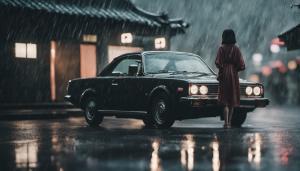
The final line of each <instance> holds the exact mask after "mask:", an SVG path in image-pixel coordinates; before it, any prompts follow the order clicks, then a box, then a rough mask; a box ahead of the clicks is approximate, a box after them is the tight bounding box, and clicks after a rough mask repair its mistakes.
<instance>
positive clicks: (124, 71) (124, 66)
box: [110, 59, 141, 76]
mask: <svg viewBox="0 0 300 171" xmlns="http://www.w3.org/2000/svg"><path fill="white" fill-rule="evenodd" d="M138 61H141V60H138V59H123V60H122V61H120V62H119V63H118V64H117V65H116V66H115V68H114V69H113V70H112V72H111V73H110V75H114V76H118V75H120V76H121V75H128V67H129V66H130V65H137V64H138Z"/></svg>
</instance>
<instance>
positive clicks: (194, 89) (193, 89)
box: [190, 85, 198, 95]
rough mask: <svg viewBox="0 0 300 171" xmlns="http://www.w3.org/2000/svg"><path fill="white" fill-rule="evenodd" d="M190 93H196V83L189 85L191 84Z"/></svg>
mask: <svg viewBox="0 0 300 171" xmlns="http://www.w3.org/2000/svg"><path fill="white" fill-rule="evenodd" d="M190 93H191V95H196V94H198V86H196V85H191V86H190Z"/></svg>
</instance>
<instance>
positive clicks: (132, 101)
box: [119, 54, 144, 111]
mask: <svg viewBox="0 0 300 171" xmlns="http://www.w3.org/2000/svg"><path fill="white" fill-rule="evenodd" d="M128 59H129V60H130V62H129V63H128V65H127V68H128V69H127V70H129V66H130V65H138V66H140V67H141V66H142V57H141V55H140V54H133V55H130V56H128ZM140 69H142V68H140ZM142 78H143V76H142V75H138V74H136V75H128V74H127V75H125V76H124V77H123V79H122V80H121V81H120V84H121V86H120V90H121V92H122V93H121V95H122V96H121V97H120V99H119V100H120V102H119V103H121V104H122V110H127V111H139V110H140V109H141V108H140V106H141V103H142V101H143V98H144V93H143V84H142Z"/></svg>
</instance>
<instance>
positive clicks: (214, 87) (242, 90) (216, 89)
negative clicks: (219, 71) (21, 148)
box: [208, 84, 248, 97]
mask: <svg viewBox="0 0 300 171" xmlns="http://www.w3.org/2000/svg"><path fill="white" fill-rule="evenodd" d="M247 86H248V85H240V96H241V97H248V96H247V95H246V92H245V90H246V87H247ZM208 92H209V93H208V94H209V95H218V93H219V85H217V84H216V85H208Z"/></svg>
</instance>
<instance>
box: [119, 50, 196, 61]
mask: <svg viewBox="0 0 300 171" xmlns="http://www.w3.org/2000/svg"><path fill="white" fill-rule="evenodd" d="M162 53H174V54H186V55H194V56H198V55H196V54H193V53H189V52H179V51H142V52H132V53H125V54H123V55H120V56H118V57H116V58H114V60H117V59H120V58H123V57H126V56H128V55H145V54H162Z"/></svg>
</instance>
